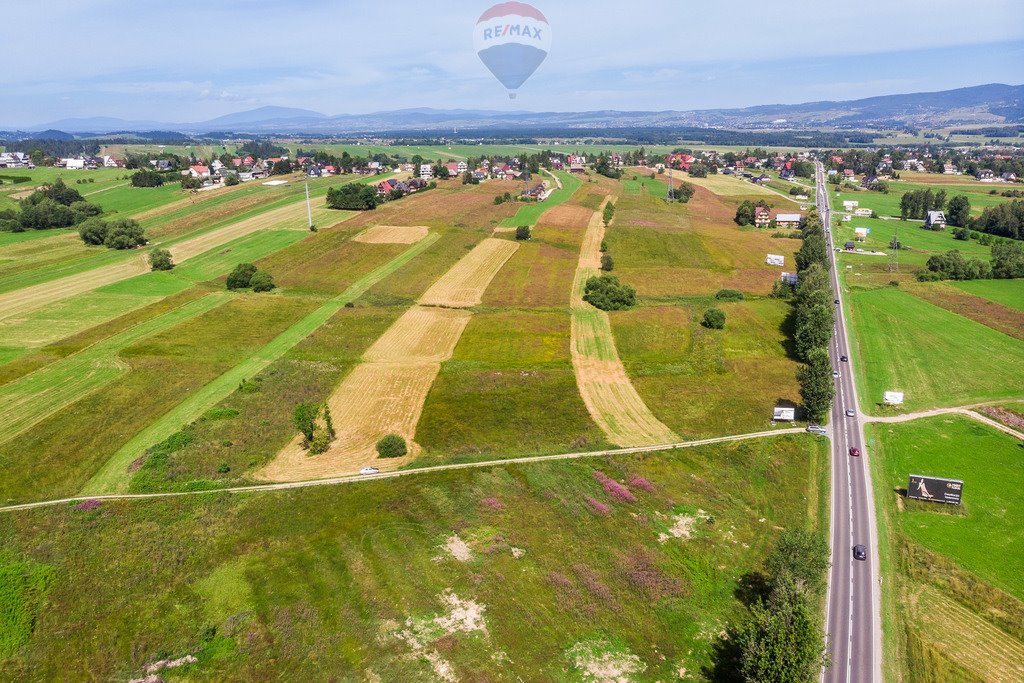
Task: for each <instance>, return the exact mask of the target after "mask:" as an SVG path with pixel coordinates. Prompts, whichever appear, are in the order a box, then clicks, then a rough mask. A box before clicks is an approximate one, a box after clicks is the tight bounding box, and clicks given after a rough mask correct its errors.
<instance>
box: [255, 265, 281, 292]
mask: <svg viewBox="0 0 1024 683" xmlns="http://www.w3.org/2000/svg"><path fill="white" fill-rule="evenodd" d="M249 286H250V287H252V291H254V292H269V291H270V290H272V289H273V288H274V287H275V286H276V285H274V278H273V277H272V276H271V275H270V273H268V272H267V271H265V270H257V271H256V272H255V273H253V274H252V277H251V278H250V279H249Z"/></svg>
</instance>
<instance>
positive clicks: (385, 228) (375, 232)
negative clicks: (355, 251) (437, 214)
mask: <svg viewBox="0 0 1024 683" xmlns="http://www.w3.org/2000/svg"><path fill="white" fill-rule="evenodd" d="M426 236H427V226H425V225H411V226H405V225H375V226H373V227H372V228H369V229H367V230H363V231H362V232H361V233H359V234H358V235H356V236H355V237H353V238H352V240H353V241H354V242H366V243H367V244H414V243H416V242H419V241H420V240H421V239H423V238H424V237H426Z"/></svg>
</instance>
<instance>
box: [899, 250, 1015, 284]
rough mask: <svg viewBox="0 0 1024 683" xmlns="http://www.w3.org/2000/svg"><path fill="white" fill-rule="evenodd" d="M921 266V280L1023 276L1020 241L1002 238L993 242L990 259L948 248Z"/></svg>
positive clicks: (919, 275) (919, 276) (986, 278)
mask: <svg viewBox="0 0 1024 683" xmlns="http://www.w3.org/2000/svg"><path fill="white" fill-rule="evenodd" d="M925 267H926V268H927V269H928V270H927V271H922V272H921V273H919V274H918V279H919V280H921V281H933V280H988V279H990V278H996V279H1011V278H1024V243H1022V242H1013V241H1009V240H1006V241H1001V242H997V243H996V244H993V245H992V260H991V262H988V261H983V260H981V259H980V258H977V257H972V258H968V257H966V256H964V255H963V254H962V253H960V250H959V249H952V250H950V251H947V252H946V253H944V254H935V255H934V256H930V257H929V258H928V261H927V262H926V263H925Z"/></svg>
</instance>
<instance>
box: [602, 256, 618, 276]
mask: <svg viewBox="0 0 1024 683" xmlns="http://www.w3.org/2000/svg"><path fill="white" fill-rule="evenodd" d="M614 268H615V262H614V261H612V257H611V256H609V255H608V254H601V270H603V271H604V272H606V273H609V272H611V271H612V270H613V269H614Z"/></svg>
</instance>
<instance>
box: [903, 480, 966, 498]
mask: <svg viewBox="0 0 1024 683" xmlns="http://www.w3.org/2000/svg"><path fill="white" fill-rule="evenodd" d="M950 484H953V485H954V486H950ZM929 485H931V486H932V488H933V490H935V491H936V493H934V494H933V493H931V492H930V491H928V486H929ZM915 489H917V490H918V491H920V490H921V489H923V490H924V491H926V492H928V493H929V495H927V496H925V495H921V494H920V492H918V493H915ZM963 493H964V482H963V481H962V480H960V479H948V478H946V477H931V476H928V475H926V474H908V475H907V498H911V499H913V500H923V501H926V502H929V503H943V504H945V505H963Z"/></svg>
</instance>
